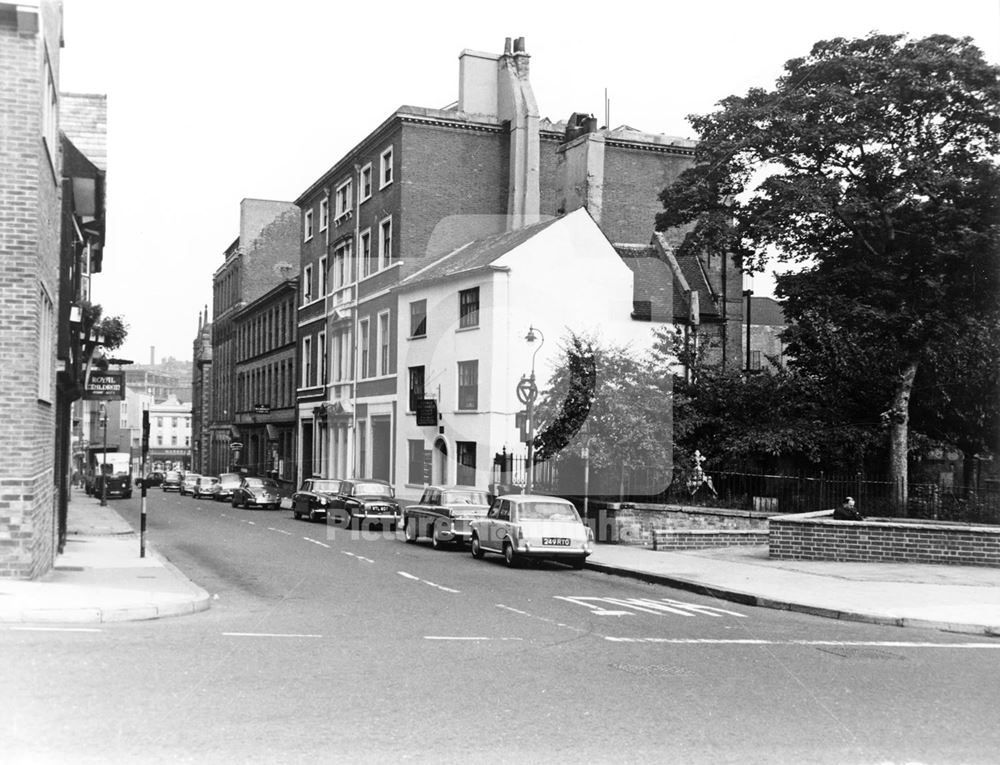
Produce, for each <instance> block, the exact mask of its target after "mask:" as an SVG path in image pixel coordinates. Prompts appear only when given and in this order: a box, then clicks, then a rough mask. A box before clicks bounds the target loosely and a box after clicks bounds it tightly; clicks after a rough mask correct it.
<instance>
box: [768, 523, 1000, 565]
mask: <svg viewBox="0 0 1000 765" xmlns="http://www.w3.org/2000/svg"><path fill="white" fill-rule="evenodd" d="M830 512H831V511H825V512H823V513H803V514H801V515H793V516H784V517H776V518H772V519H771V524H770V533H769V539H768V543H769V545H770V556H771V557H772V558H780V559H784V560H836V561H858V562H892V563H945V564H951V565H961V566H1000V528H997V527H991V526H957V525H951V524H938V523H909V522H898V521H896V522H894V521H872V520H866V521H864V522H859V523H854V522H849V521H834V520H832V519H830V518H829V517H828V516H829V514H830Z"/></svg>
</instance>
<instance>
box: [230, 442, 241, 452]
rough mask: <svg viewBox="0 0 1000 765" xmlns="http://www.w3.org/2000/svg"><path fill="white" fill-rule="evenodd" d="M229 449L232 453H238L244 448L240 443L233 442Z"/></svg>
mask: <svg viewBox="0 0 1000 765" xmlns="http://www.w3.org/2000/svg"><path fill="white" fill-rule="evenodd" d="M229 448H230V449H231V450H232V451H234V452H237V451H239V450H240V449H242V448H243V444H241V443H240V442H239V441H233V442H232V443H231V444H229Z"/></svg>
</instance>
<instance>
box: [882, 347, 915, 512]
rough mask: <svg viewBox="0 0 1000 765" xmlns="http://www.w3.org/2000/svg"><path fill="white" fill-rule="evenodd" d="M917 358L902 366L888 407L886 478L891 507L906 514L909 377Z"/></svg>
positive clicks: (910, 380) (910, 390)
mask: <svg viewBox="0 0 1000 765" xmlns="http://www.w3.org/2000/svg"><path fill="white" fill-rule="evenodd" d="M917 366H919V362H918V361H917V360H916V359H911V360H909V361H908V362H907V363H906V366H905V367H903V371H902V372H901V373H900V375H899V381H898V383H897V385H896V392H895V394H894V395H893V397H892V408H891V409H890V410H889V413H888V414H889V480H890V481H891V482H892V502H893V507H894V508H896V509H898V511H899V513H900V515H902V516H904V517H905V516H906V515H908V508H907V500H908V499H909V497H908V487H907V481H908V480H909V476H908V474H907V452H908V451H909V449H908V440H909V427H910V394H911V393H912V392H913V380H914V378H915V377H916V376H917Z"/></svg>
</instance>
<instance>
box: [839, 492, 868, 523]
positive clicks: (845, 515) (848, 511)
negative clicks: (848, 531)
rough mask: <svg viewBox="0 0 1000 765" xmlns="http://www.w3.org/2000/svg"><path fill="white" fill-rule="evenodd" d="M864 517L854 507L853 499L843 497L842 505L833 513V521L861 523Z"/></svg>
mask: <svg viewBox="0 0 1000 765" xmlns="http://www.w3.org/2000/svg"><path fill="white" fill-rule="evenodd" d="M864 519H865V517H864V516H863V515H862V514H861V513H859V512H858V509H857V508H856V507H855V506H854V497H844V504H842V505H841V506H840V507H838V508H837V509H836V510H834V511H833V520H835V521H863V520H864Z"/></svg>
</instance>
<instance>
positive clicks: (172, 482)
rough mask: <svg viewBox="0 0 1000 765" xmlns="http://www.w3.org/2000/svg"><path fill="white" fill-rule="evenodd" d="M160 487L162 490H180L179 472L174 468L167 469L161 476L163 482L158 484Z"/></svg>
mask: <svg viewBox="0 0 1000 765" xmlns="http://www.w3.org/2000/svg"><path fill="white" fill-rule="evenodd" d="M160 488H161V489H163V491H177V492H179V491H180V490H181V474H180V473H179V472H177V471H176V470H168V471H167V472H166V475H164V476H163V483H161V484H160Z"/></svg>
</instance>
